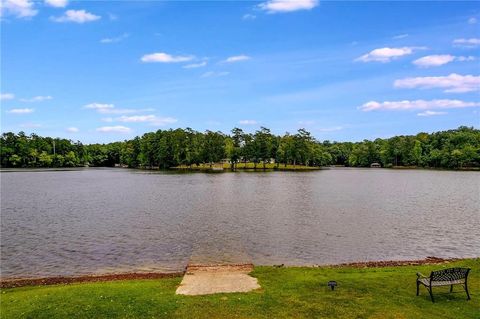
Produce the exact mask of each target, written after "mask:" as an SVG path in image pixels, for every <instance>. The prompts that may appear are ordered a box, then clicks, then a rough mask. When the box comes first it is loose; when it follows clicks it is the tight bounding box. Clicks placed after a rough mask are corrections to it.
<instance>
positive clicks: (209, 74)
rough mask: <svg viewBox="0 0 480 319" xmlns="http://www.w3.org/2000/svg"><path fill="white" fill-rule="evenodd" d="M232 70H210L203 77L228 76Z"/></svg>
mask: <svg viewBox="0 0 480 319" xmlns="http://www.w3.org/2000/svg"><path fill="white" fill-rule="evenodd" d="M229 74H230V72H214V71H208V72H205V73H203V74H202V75H201V77H202V78H213V77H220V76H226V75H229Z"/></svg>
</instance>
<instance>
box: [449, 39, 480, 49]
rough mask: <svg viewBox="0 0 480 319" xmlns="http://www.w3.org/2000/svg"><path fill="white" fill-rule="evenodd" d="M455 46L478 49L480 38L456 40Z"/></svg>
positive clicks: (454, 41)
mask: <svg viewBox="0 0 480 319" xmlns="http://www.w3.org/2000/svg"><path fill="white" fill-rule="evenodd" d="M453 45H454V46H456V47H462V48H476V47H478V46H480V38H470V39H455V40H453Z"/></svg>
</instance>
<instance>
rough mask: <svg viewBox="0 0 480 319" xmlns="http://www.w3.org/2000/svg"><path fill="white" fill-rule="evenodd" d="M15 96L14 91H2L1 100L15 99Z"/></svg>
mask: <svg viewBox="0 0 480 319" xmlns="http://www.w3.org/2000/svg"><path fill="white" fill-rule="evenodd" d="M14 98H15V95H14V94H12V93H1V94H0V101H6V100H13V99H14Z"/></svg>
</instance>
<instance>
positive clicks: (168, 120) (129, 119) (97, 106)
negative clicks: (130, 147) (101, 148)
mask: <svg viewBox="0 0 480 319" xmlns="http://www.w3.org/2000/svg"><path fill="white" fill-rule="evenodd" d="M84 108H85V109H91V110H95V111H96V112H97V113H99V114H118V115H120V114H132V113H145V112H153V111H155V109H152V108H146V109H124V108H116V107H115V105H114V104H108V103H97V102H94V103H90V104H87V105H85V106H84ZM102 121H104V122H121V123H147V124H149V125H151V126H165V125H169V124H174V123H176V122H177V121H178V120H177V119H176V118H173V117H161V116H157V115H154V114H139V115H129V116H127V115H121V116H118V117H107V118H103V119H102ZM96 131H97V132H103V133H130V132H132V131H133V130H132V129H131V128H129V127H126V126H123V125H114V126H102V127H99V128H97V129H96Z"/></svg>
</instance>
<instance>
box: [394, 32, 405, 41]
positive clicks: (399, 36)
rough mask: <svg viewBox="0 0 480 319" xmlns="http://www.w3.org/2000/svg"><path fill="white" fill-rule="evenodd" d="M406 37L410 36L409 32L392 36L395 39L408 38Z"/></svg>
mask: <svg viewBox="0 0 480 319" xmlns="http://www.w3.org/2000/svg"><path fill="white" fill-rule="evenodd" d="M406 37H408V34H407V33H404V34H399V35H396V36H394V37H392V39H394V40H399V39H404V38H406Z"/></svg>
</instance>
